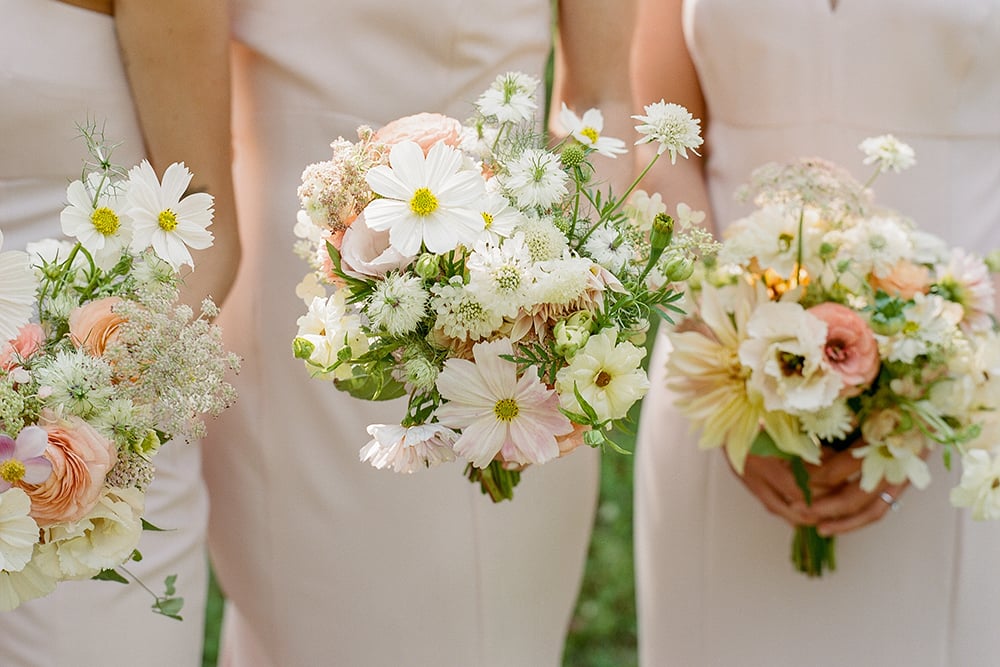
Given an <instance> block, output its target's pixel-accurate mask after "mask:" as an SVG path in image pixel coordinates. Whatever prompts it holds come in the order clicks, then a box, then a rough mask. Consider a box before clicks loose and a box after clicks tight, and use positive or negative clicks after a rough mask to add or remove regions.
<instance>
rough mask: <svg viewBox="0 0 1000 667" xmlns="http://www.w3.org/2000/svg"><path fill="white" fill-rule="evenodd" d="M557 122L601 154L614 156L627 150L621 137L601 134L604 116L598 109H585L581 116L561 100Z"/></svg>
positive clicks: (582, 142)
mask: <svg viewBox="0 0 1000 667" xmlns="http://www.w3.org/2000/svg"><path fill="white" fill-rule="evenodd" d="M559 122H560V123H562V126H563V128H564V129H565V130H566V131H567V132H569V133H570V134H571V135H573V138H574V139H576V140H577V141H579V142H580V143H581V144H583V145H584V146H587V147H589V148H592V149H594V151H596V152H597V153H600V154H601V155H604V156H606V157H616V156H618V155H621V154H623V153H627V152H628V149H626V148H625V142H624V141H622V140H621V139H615V138H613V137H604V136H601V130H603V129H604V116H603V115H601V112H600V110H598V109H587V110H586V111H584V112H583V118H581V117H580V116H577V115H576V114H575V113H573V111H572V110H571V109H570V108H569V107H568V106H566V103H565V102H563V105H562V111H560V112H559Z"/></svg>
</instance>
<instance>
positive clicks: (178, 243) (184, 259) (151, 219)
mask: <svg viewBox="0 0 1000 667" xmlns="http://www.w3.org/2000/svg"><path fill="white" fill-rule="evenodd" d="M128 175H129V186H128V202H129V205H130V208H129V209H128V214H129V216H131V218H132V223H133V230H134V231H133V237H132V248H133V249H134V250H136V251H138V252H141V251H142V250H145V249H146V248H148V247H150V246H152V248H153V252H154V253H156V255H157V256H158V257H159V258H160V259H162V260H163V261H165V262H167V263H169V264H170V265H171V266H172V267H173V268H174V270H177V269H179V268H180V267H181V266H183V265H184V264H187V265H188V266H191V267H193V266H194V260H192V259H191V253H190V252H189V251H188V248H193V249H195V250H204V249H205V248H208V247H210V246H211V245H212V232H210V231H208V229H207V228H208V226H209V225H210V224H212V213H213V208H212V201H213V200H212V195H210V194H207V193H204V192H195V193H193V194H190V195H188V196H186V197H185V196H184V192H185V190H187V187H188V185H189V184H190V183H191V172H190V171H188V168H187V167H185V166H184V164H183V163H178V162H175V163H173V164H171V165H170V166H169V167H167V170H166V171H165V172H163V183H162V184H161V183H160V181H159V180H158V179H157V178H156V172H155V171H153V167H152V166H151V165H150V164H149V162H147V161H146V160H143V161H142V162H141V163H140V164H139V165H138V166H136V167H132V169H131V170H130V171H129V174H128Z"/></svg>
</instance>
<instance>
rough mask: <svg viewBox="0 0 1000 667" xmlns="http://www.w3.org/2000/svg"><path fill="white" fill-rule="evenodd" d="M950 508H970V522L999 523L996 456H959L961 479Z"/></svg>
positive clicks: (978, 451)
mask: <svg viewBox="0 0 1000 667" xmlns="http://www.w3.org/2000/svg"><path fill="white" fill-rule="evenodd" d="M951 504H952V505H954V506H955V507H970V508H972V518H973V519H978V520H982V519H1000V455H997V454H996V453H993V454H991V453H990V452H987V451H984V450H982V449H973V450H971V451H969V452H967V453H966V454H965V455H964V456H962V479H961V481H960V482H959V485H958V486H957V487H955V488H954V489H952V490H951Z"/></svg>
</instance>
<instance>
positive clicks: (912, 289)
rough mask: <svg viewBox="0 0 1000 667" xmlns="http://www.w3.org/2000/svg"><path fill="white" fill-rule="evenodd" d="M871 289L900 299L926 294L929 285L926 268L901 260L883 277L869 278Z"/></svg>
mask: <svg viewBox="0 0 1000 667" xmlns="http://www.w3.org/2000/svg"><path fill="white" fill-rule="evenodd" d="M871 283H872V287H874V288H875V289H881V290H882V291H884V292H885V293H886V294H890V295H892V296H897V297H899V298H901V299H912V298H913V295H914V294H917V293H918V292H919V293H921V294H926V293H927V290H928V288H930V284H931V274H930V271H928V270H927V267H924V266H920V265H919V264H914V263H913V262H907V261H906V260H901V261H899V262H897V263H896V265H895V266H893V267H892V270H891V271H890V272H889V273H888V275H885V276H876V275H873V276H872V277H871Z"/></svg>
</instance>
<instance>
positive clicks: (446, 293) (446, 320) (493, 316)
mask: <svg viewBox="0 0 1000 667" xmlns="http://www.w3.org/2000/svg"><path fill="white" fill-rule="evenodd" d="M431 291H432V292H433V294H434V296H433V297H432V298H431V309H432V310H433V311H434V312H435V313H437V319H436V321H435V324H434V328H435V329H440V330H441V331H442V332H443V333H444V334H445V335H446V336H448V337H450V338H455V339H458V340H473V341H475V340H480V339H482V338H485V337H487V336H489V335H490V334H492V333H493V332H495V331H496V330H497V329H499V328H500V327H501V326H502V325H503V315H501V314H500V312H499V311H497V310H496V309H491V308H489V307H488V306H487V304H486V303H484V302H483V300H482V299H481V298H480V297H479V295H477V294H476V293H475V292H473V291H472V290H470V289H469V288H468V287H467V286H465V285H463V284H462V279H461V278H459V277H455V278H452V279H451V282H449V283H447V284H444V285H435V286H433V287H432V288H431Z"/></svg>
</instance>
